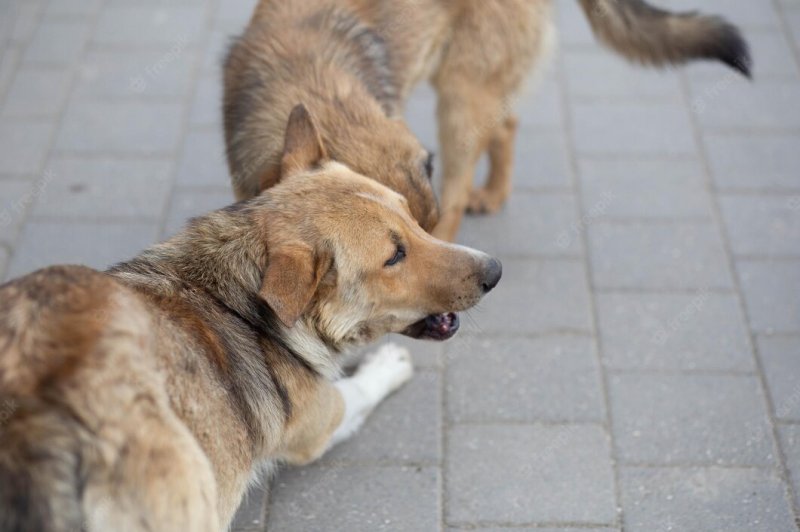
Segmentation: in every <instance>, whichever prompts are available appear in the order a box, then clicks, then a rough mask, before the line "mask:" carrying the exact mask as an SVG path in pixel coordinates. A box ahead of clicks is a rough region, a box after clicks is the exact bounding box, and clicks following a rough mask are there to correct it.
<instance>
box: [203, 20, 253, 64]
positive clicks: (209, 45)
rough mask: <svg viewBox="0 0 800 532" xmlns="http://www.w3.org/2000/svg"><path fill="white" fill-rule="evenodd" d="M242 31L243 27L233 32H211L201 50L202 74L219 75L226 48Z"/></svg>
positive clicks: (215, 30)
mask: <svg viewBox="0 0 800 532" xmlns="http://www.w3.org/2000/svg"><path fill="white" fill-rule="evenodd" d="M242 31H244V26H242V27H241V28H239V29H238V30H236V31H234V32H230V31H227V30H221V29H214V30H212V31H211V33H210V36H209V37H208V38H207V39H206V46H205V48H204V50H203V64H202V72H203V73H204V74H213V75H218V76H219V75H221V72H222V61H223V58H224V57H225V54H226V53H227V51H228V46H229V45H230V42H231V40H232V39H233V37H234V36H238V35H240V34H241V33H242Z"/></svg>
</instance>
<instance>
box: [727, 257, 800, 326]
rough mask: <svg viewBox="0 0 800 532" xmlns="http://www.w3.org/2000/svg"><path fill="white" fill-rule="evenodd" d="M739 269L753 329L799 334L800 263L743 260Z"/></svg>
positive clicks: (739, 264) (738, 264) (738, 265)
mask: <svg viewBox="0 0 800 532" xmlns="http://www.w3.org/2000/svg"><path fill="white" fill-rule="evenodd" d="M736 268H737V270H738V272H739V280H740V282H741V286H742V294H743V295H744V299H745V301H746V302H747V312H748V314H749V318H750V326H751V327H752V328H753V329H754V330H756V331H759V332H765V333H771V332H798V331H800V262H798V261H779V262H771V261H766V260H740V261H737V263H736Z"/></svg>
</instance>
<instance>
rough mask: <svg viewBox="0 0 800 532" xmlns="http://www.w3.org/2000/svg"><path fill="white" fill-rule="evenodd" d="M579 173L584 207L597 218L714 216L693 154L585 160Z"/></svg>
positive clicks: (699, 166)
mask: <svg viewBox="0 0 800 532" xmlns="http://www.w3.org/2000/svg"><path fill="white" fill-rule="evenodd" d="M580 175H581V182H582V184H583V187H582V189H583V205H584V208H585V209H587V210H588V211H589V212H591V213H592V214H593V218H596V219H604V218H607V217H608V218H635V219H639V220H641V219H681V218H693V219H696V218H707V219H709V220H711V217H712V214H711V202H710V198H709V194H708V190H707V187H706V182H705V178H704V176H703V167H702V165H701V164H700V163H699V162H697V161H695V160H620V161H616V160H615V161H605V160H591V161H585V160H584V161H582V162H581V164H580Z"/></svg>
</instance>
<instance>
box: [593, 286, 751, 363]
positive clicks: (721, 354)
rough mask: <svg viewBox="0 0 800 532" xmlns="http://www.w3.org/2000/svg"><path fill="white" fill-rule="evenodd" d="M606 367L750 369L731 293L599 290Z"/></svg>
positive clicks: (742, 323) (742, 325)
mask: <svg viewBox="0 0 800 532" xmlns="http://www.w3.org/2000/svg"><path fill="white" fill-rule="evenodd" d="M596 302H597V319H598V322H599V323H598V326H599V328H600V334H601V338H602V346H603V357H604V363H605V364H606V366H608V367H610V368H614V369H624V370H642V369H647V370H669V371H677V370H680V371H684V370H705V371H713V370H717V371H753V370H754V369H755V366H754V359H753V352H752V348H751V346H750V342H749V339H748V334H747V326H746V325H745V321H744V317H743V316H742V312H741V310H740V307H739V302H738V299H737V297H736V296H735V295H733V294H714V293H709V292H707V291H702V290H701V291H698V293H697V294H696V295H691V294H623V293H619V294H598V295H597V296H596Z"/></svg>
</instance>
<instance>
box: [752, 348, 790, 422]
mask: <svg viewBox="0 0 800 532" xmlns="http://www.w3.org/2000/svg"><path fill="white" fill-rule="evenodd" d="M758 349H759V353H760V355H761V363H762V364H763V366H764V375H765V377H766V379H767V386H768V388H769V393H770V396H771V397H772V407H773V408H774V415H775V417H776V418H777V419H782V420H792V421H800V338H797V337H780V336H776V337H769V336H759V337H758Z"/></svg>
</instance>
